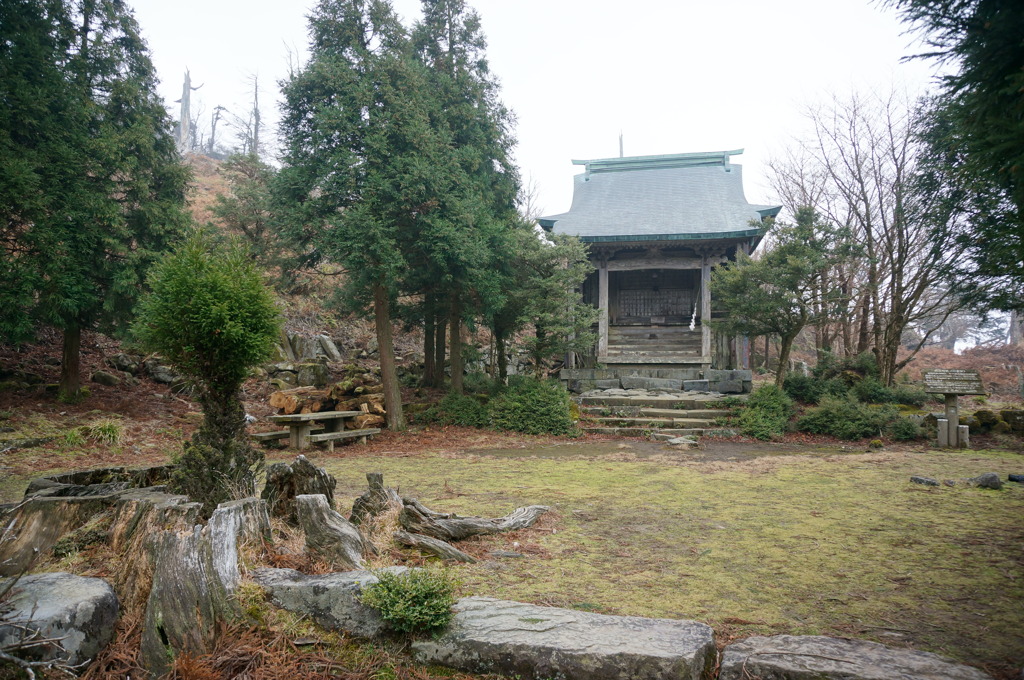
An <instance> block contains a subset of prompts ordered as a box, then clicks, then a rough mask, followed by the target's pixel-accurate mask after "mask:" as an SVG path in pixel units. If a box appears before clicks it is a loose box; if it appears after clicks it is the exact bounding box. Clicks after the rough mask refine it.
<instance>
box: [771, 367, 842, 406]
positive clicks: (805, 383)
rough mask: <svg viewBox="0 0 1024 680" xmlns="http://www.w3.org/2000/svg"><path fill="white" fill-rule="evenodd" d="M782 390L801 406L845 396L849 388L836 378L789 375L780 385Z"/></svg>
mask: <svg viewBox="0 0 1024 680" xmlns="http://www.w3.org/2000/svg"><path fill="white" fill-rule="evenodd" d="M782 389H784V390H785V391H786V394H788V395H789V396H790V397H791V398H792V399H793V400H794V401H799V402H800V403H802V404H817V403H818V402H819V401H821V398H822V397H825V396H829V397H843V396H846V393H847V391H848V389H849V388H848V387H847V386H846V383H844V382H843V381H842V380H838V379H836V378H828V379H826V378H817V377H815V376H813V375H799V374H790V375H787V376H786V379H785V381H784V382H783V383H782Z"/></svg>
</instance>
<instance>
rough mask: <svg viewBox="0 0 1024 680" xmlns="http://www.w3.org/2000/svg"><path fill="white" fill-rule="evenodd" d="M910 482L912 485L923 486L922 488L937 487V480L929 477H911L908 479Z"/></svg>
mask: <svg viewBox="0 0 1024 680" xmlns="http://www.w3.org/2000/svg"><path fill="white" fill-rule="evenodd" d="M910 481H912V482H913V483H914V484H923V485H924V486H938V485H939V480H937V479H932V478H931V477H921V476H919V475H914V476H913V477H911V478H910Z"/></svg>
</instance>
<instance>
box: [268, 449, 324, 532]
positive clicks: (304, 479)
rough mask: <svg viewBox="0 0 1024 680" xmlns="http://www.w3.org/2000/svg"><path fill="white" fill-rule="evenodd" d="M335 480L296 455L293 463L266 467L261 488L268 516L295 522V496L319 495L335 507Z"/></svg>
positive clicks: (321, 469) (296, 520)
mask: <svg viewBox="0 0 1024 680" xmlns="http://www.w3.org/2000/svg"><path fill="white" fill-rule="evenodd" d="M337 485H338V480H336V479H335V478H334V477H333V476H331V475H329V474H328V473H327V470H325V469H323V468H320V467H316V466H315V465H313V464H312V463H310V462H309V461H308V460H306V457H305V456H298V457H296V458H295V462H294V463H292V464H291V465H289V464H288V463H274V464H273V465H271V466H270V467H268V468H267V483H266V486H264V487H263V494H262V496H263V499H264V500H265V501H267V505H268V506H269V509H270V514H271V515H273V516H274V517H283V518H285V519H287V520H288V521H289V522H292V523H293V524H294V523H297V522H298V515H297V514H296V512H295V497H296V496H300V495H305V494H322V495H323V496H325V497H326V498H327V504H328V505H329V506H331V507H334V489H335V487H336V486H337Z"/></svg>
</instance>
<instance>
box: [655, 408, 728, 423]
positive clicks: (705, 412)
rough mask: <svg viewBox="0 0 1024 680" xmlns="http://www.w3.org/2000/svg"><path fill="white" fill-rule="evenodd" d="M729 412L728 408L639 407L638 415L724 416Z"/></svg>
mask: <svg viewBox="0 0 1024 680" xmlns="http://www.w3.org/2000/svg"><path fill="white" fill-rule="evenodd" d="M730 413H731V411H729V410H728V409H675V408H641V409H640V413H639V415H641V416H650V417H652V418H706V419H709V420H714V419H715V418H724V417H726V416H728V415H729V414H730Z"/></svg>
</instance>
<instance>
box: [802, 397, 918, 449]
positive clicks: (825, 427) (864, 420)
mask: <svg viewBox="0 0 1024 680" xmlns="http://www.w3.org/2000/svg"><path fill="white" fill-rule="evenodd" d="M898 417H899V412H898V411H897V410H896V409H895V408H893V407H892V406H889V405H885V406H881V407H872V406H868V405H867V404H862V403H860V402H859V401H857V400H856V399H852V398H849V399H837V398H834V397H824V398H823V399H822V400H821V404H820V405H819V406H817V407H815V408H810V409H807V412H806V413H805V414H804V415H803V416H802V417H801V418H800V419H799V420H798V421H797V423H796V427H797V429H798V430H800V431H802V432H811V433H813V434H827V435H831V436H833V437H838V438H839V439H847V440H855V439H864V438H865V437H870V436H878V433H879V432H881V431H882V430H884V429H886V426H887V425H889V423H891V422H893V421H894V420H896V419H897V418H898Z"/></svg>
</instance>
